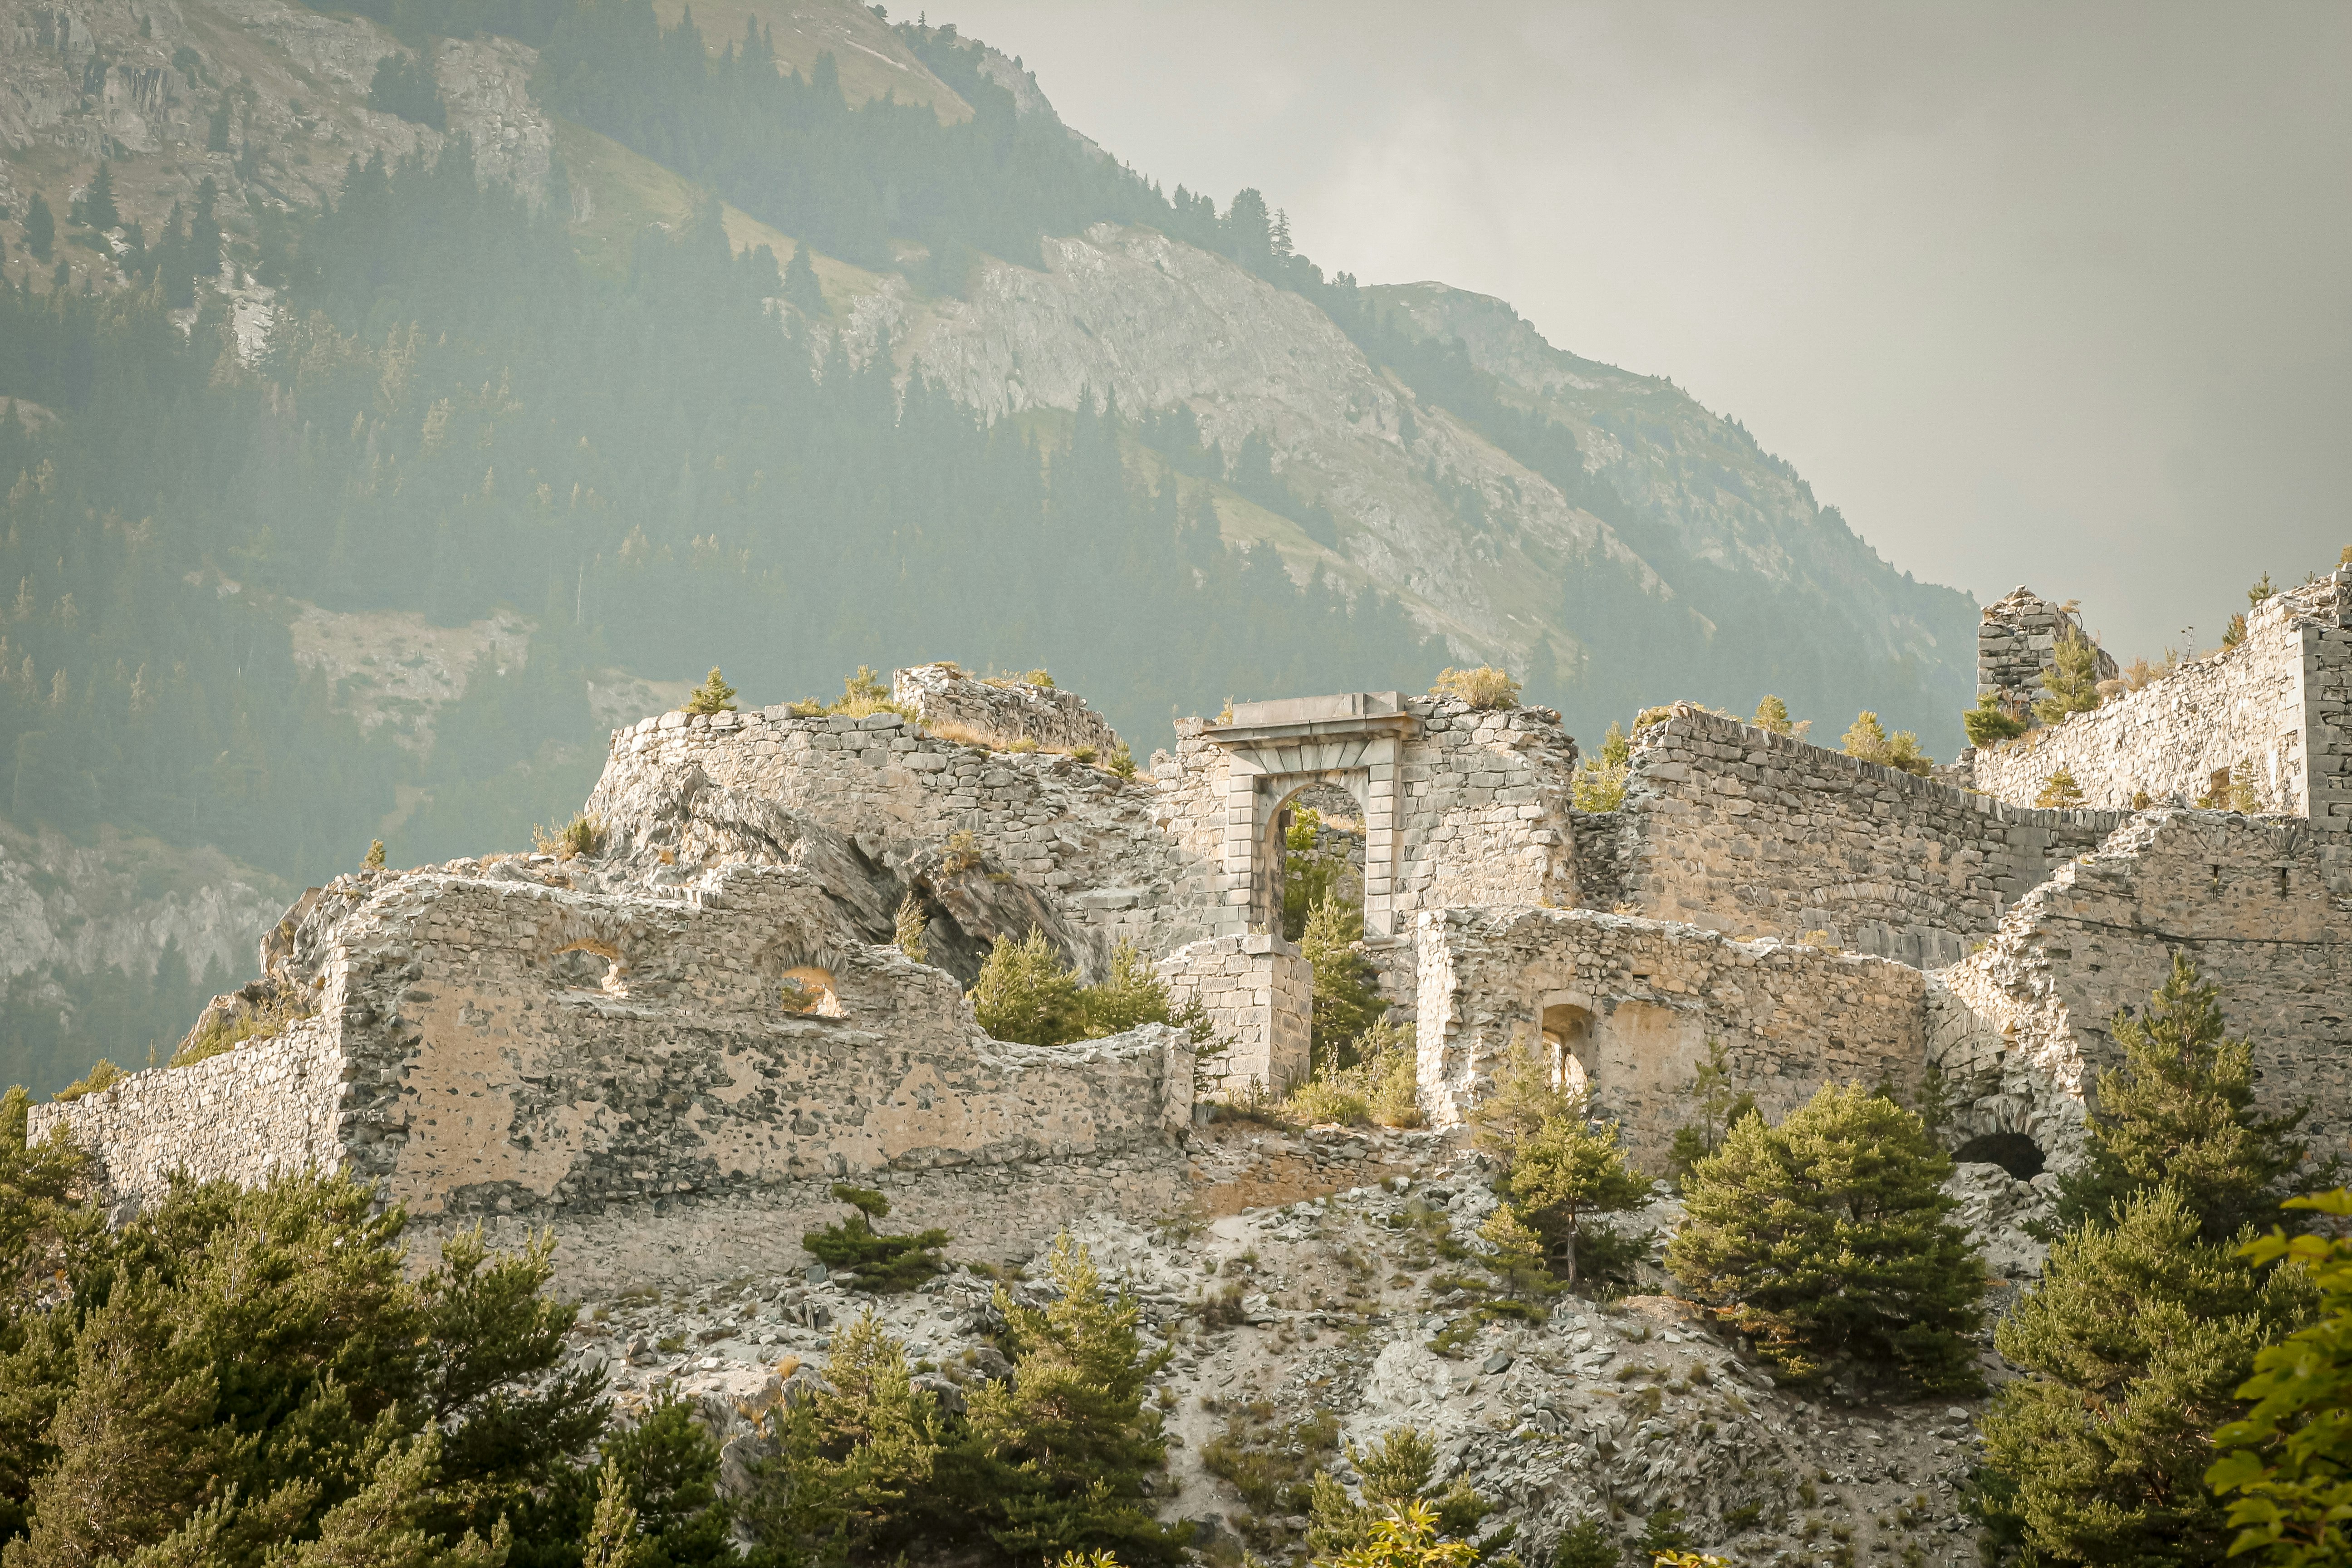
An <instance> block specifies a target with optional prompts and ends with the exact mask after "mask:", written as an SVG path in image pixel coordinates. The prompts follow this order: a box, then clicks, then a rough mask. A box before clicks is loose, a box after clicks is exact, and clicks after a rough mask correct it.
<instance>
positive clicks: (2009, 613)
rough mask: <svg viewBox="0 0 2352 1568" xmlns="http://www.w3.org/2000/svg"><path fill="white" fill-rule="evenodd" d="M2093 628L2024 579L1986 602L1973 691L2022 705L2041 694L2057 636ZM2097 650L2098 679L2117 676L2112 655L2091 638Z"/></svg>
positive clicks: (2054, 659)
mask: <svg viewBox="0 0 2352 1568" xmlns="http://www.w3.org/2000/svg"><path fill="white" fill-rule="evenodd" d="M2062 636H2068V637H2081V638H2082V639H2084V641H2085V642H2089V641H2090V640H2091V634H2090V633H2088V632H2087V631H2084V629H2083V619H2082V617H2081V616H2078V615H2076V614H2075V613H2074V611H2072V610H2070V609H2068V608H2066V607H2065V606H2064V605H2055V604H2053V603H2051V602H2050V601H2049V600H2047V599H2045V598H2043V597H2042V595H2039V594H2036V593H2035V592H2034V591H2033V590H2032V589H2031V588H2028V587H2026V586H2024V585H2023V584H2019V585H2018V586H2017V587H2014V588H2012V589H2011V590H2010V591H2009V592H2008V593H2007V594H2005V595H2002V596H2001V597H2000V598H1998V599H1995V600H1994V601H1993V602H1992V603H1991V604H1990V605H1986V606H1985V607H1984V618H1983V619H1982V620H1980V621H1979V622H1978V623H1977V694H1978V695H1979V697H1981V696H1984V695H1985V694H1987V693H1990V694H1991V695H1993V696H1995V697H1998V698H2000V700H2001V702H2002V703H2003V705H2004V706H2007V707H2010V708H2021V707H2024V706H2026V705H2027V704H2030V703H2032V701H2033V700H2035V699H2037V698H2039V697H2041V696H2042V695H2043V688H2042V671H2043V670H2045V669H2050V668H2055V667H2056V665H2057V663H2058V639H2059V638H2060V637H2062ZM2092 647H2093V648H2094V649H2095V652H2096V655H2097V675H2096V677H2095V679H2100V680H2113V679H2115V678H2116V661H2115V660H2114V659H2113V658H2109V657H2108V654H2107V650H2106V649H2105V648H2103V647H2098V646H2097V644H2095V643H2093V644H2092Z"/></svg>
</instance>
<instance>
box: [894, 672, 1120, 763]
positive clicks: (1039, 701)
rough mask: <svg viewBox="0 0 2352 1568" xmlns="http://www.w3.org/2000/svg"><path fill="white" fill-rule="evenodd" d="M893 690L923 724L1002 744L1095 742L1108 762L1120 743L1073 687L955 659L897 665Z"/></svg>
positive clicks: (1066, 747) (1075, 745) (1053, 748)
mask: <svg viewBox="0 0 2352 1568" xmlns="http://www.w3.org/2000/svg"><path fill="white" fill-rule="evenodd" d="M890 695H891V697H892V699H893V700H896V701H898V702H903V703H905V704H906V705H907V706H908V707H909V708H912V709H913V710H915V712H916V713H917V714H918V715H919V717H920V718H921V720H922V721H923V723H924V725H925V726H927V727H929V728H931V729H934V730H936V729H939V728H940V727H941V726H954V727H957V728H961V729H964V730H969V731H974V732H975V733H977V734H978V735H980V736H984V737H993V738H994V743H995V745H996V746H997V747H998V748H999V749H1002V748H1003V747H1004V746H1005V745H1008V744H1010V743H1011V742H1014V741H1034V742H1036V743H1037V745H1038V748H1039V749H1040V750H1043V751H1048V752H1074V751H1076V750H1078V749H1079V748H1080V747H1082V746H1085V747H1092V748H1093V749H1094V751H1095V752H1096V753H1097V755H1098V756H1099V757H1100V758H1101V759H1102V760H1103V761H1106V762H1108V760H1109V759H1110V756H1111V754H1112V753H1113V752H1117V751H1119V750H1120V749H1121V744H1122V743H1121V742H1120V741H1119V738H1118V731H1115V730H1113V729H1112V728H1111V727H1110V721H1109V720H1108V719H1105V718H1104V717H1103V716H1102V715H1101V714H1099V713H1097V712H1096V711H1095V710H1093V709H1091V708H1088V707H1087V700H1086V699H1085V698H1083V697H1081V696H1079V695H1078V694H1077V693H1076V692H1075V691H1065V690H1063V689H1061V688H1060V687H1057V686H1039V685H1036V684H1034V683H1033V682H1030V681H1026V680H1014V679H1009V678H1003V677H998V678H993V679H985V680H983V679H981V678H980V677H978V676H974V675H967V674H965V673H964V672H963V671H962V670H961V669H959V668H957V667H956V666H954V665H952V664H919V665H916V666H915V667H914V668H911V669H901V670H898V671H895V672H894V673H893V674H892V676H891V678H890Z"/></svg>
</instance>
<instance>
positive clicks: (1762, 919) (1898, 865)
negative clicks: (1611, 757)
mask: <svg viewBox="0 0 2352 1568" xmlns="http://www.w3.org/2000/svg"><path fill="white" fill-rule="evenodd" d="M1620 815H1621V816H1624V817H1628V818H1632V819H1633V827H1632V828H1631V829H1630V830H1628V832H1627V835H1626V837H1624V838H1623V839H1622V840H1621V845H1620V847H1619V849H1618V855H1619V862H1618V864H1617V865H1616V866H1615V867H1613V868H1612V869H1613V870H1614V871H1615V873H1616V875H1617V878H1618V885H1619V888H1620V893H1619V896H1620V897H1621V898H1622V899H1623V900H1626V901H1628V902H1630V903H1632V904H1633V905H1635V906H1636V907H1638V908H1639V909H1640V910H1641V911H1642V912H1643V913H1644V914H1647V915H1651V916H1654V917H1655V918H1657V919H1661V920H1674V921H1689V922H1691V923H1692V924H1695V925H1703V926H1706V927H1708V928H1709V929H1711V930H1716V931H1729V932H1733V933H1738V934H1747V933H1754V934H1759V935H1777V936H1782V937H1798V936H1802V935H1804V934H1805V933H1807V932H1809V931H1827V932H1829V933H1830V934H1831V936H1832V937H1833V938H1834V939H1835V940H1836V942H1838V943H1839V944H1840V945H1843V946H1845V947H1850V948H1853V949H1854V950H1856V951H1858V952H1868V953H1874V954H1877V955H1879V956H1881V957H1886V958H1895V959H1900V960H1901V961H1902V962H1904V963H1909V964H1913V965H1916V966H1917V967H1920V968H1932V967H1936V966H1938V965H1941V964H1946V963H1954V962H1956V961H1957V960H1958V959H1959V958H1960V957H1961V956H1963V955H1964V954H1965V953H1966V952H1967V950H1968V944H1969V942H1970V941H1972V940H1974V939H1975V938H1978V937H1980V936H1983V935H1985V934H1987V933H1989V932H1990V931H1992V930H1993V928H1994V925H1995V923H1996V921H1997V920H1998V918H1999V916H2000V910H2002V909H2003V908H2005V907H2006V906H2007V905H2009V904H2011V903H2013V902H2015V901H2016V900H2018V899H2020V898H2021V897H2023V896H2024V895H2025V894H2026V893H2028V892H2030V891H2031V890H2032V889H2034V888H2035V887H2037V886H2039V885H2040V884H2041V883H2042V881H2043V880H2044V879H2046V878H2047V877H2048V876H2049V875H2050V872H2051V870H2052V868H2053V867H2055V866H2057V865H2059V864H2061V863H2063V861H2065V860H2066V859H2067V858H2069V857H2071V856H2074V855H2077V854H2080V853H2082V852H2083V851H2084V850H2087V849H2089V848H2092V847H2095V845H2096V844H2097V843H2098V842H2099V840H2100V839H2102V838H2104V837H2105V836H2106V835H2107V834H2108V833H2109V832H2111V831H2113V830H2114V828H2115V827H2116V825H2117V824H2118V823H2119V822H2120V821H2121V820H2122V818H2121V816H2118V815H2117V814H2116V813H2114V812H2102V811H2042V810H2036V809H2035V808H2033V807H2032V806H2019V805H2007V804H2004V803H2003V802H2000V801H1998V800H1994V799H1992V798H1991V797H1990V796H1987V795H1969V794H1967V793H1966V792H1964V791H1961V790H1958V789H1954V788H1951V787H1950V786H1948V785H1945V784H1935V783H1931V782H1930V781H1928V780H1926V779H1922V778H1916V777H1914V776H1913V775H1912V774H1909V773H1903V772H1901V771H1899V770H1897V769H1895V768H1888V767H1881V766H1880V765H1878V764H1877V763H1865V762H1860V761H1857V760H1856V759H1854V758H1853V757H1849V756H1846V755H1844V754H1843V752H1832V751H1828V750H1825V749H1823V748H1822V747H1820V746H1815V745H1810V744H1807V743H1806V742H1802V741H1798V740H1794V739H1791V738H1790V737H1789V736H1786V735H1777V734H1773V733H1771V732H1769V731H1764V730H1759V729H1757V728H1755V727H1754V726H1752V725H1748V724H1742V723H1740V722H1738V721H1737V720H1731V719H1723V718H1718V717H1717V716H1715V715H1713V714H1709V713H1705V712H1702V711H1699V710H1696V709H1694V708H1691V707H1689V706H1688V705H1686V704H1677V705H1676V707H1675V711H1674V714H1673V716H1672V717H1671V718H1668V719H1666V720H1664V721H1662V722H1660V723H1657V724H1653V725H1651V726H1650V727H1648V728H1647V729H1644V730H1643V731H1640V732H1639V733H1638V734H1637V735H1635V737H1634V741H1633V770H1632V775H1631V778H1630V781H1629V784H1628V789H1627V793H1626V801H1625V807H1624V810H1623V812H1622V813H1621V814H1620Z"/></svg>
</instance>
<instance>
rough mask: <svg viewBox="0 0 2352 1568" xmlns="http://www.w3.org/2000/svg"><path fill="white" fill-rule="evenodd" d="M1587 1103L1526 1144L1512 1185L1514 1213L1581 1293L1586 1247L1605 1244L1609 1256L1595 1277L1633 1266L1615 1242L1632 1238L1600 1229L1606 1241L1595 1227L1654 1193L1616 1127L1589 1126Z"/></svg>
mask: <svg viewBox="0 0 2352 1568" xmlns="http://www.w3.org/2000/svg"><path fill="white" fill-rule="evenodd" d="M1580 1099H1581V1097H1580ZM1506 1184H1507V1187H1508V1188H1509V1191H1510V1194H1511V1199H1512V1209H1513V1212H1514V1213H1516V1214H1517V1215H1518V1217H1519V1220H1520V1222H1521V1223H1522V1224H1524V1225H1525V1226H1527V1227H1528V1229H1529V1230H1531V1231H1533V1232H1534V1233H1535V1234H1536V1235H1537V1236H1538V1237H1541V1238H1542V1240H1543V1245H1544V1255H1545V1258H1546V1260H1547V1261H1549V1262H1550V1263H1553V1264H1555V1265H1557V1266H1559V1269H1560V1278H1561V1279H1563V1280H1565V1281H1566V1283H1567V1285H1568V1288H1569V1289H1571V1290H1573V1289H1576V1283H1577V1272H1578V1267H1579V1258H1578V1248H1579V1245H1580V1243H1584V1242H1587V1241H1594V1242H1599V1243H1600V1245H1601V1252H1602V1254H1603V1256H1602V1257H1601V1258H1595V1259H1594V1260H1593V1261H1595V1262H1596V1263H1600V1264H1601V1265H1602V1266H1603V1267H1602V1268H1601V1269H1597V1270H1596V1272H1612V1271H1620V1270H1622V1268H1623V1266H1624V1265H1626V1264H1628V1263H1630V1262H1631V1261H1632V1258H1631V1257H1630V1256H1628V1255H1627V1254H1628V1252H1629V1249H1628V1248H1627V1247H1623V1246H1612V1245H1610V1243H1612V1242H1622V1241H1623V1240H1625V1239H1627V1238H1624V1237H1620V1236H1619V1235H1618V1233H1616V1232H1615V1231H1614V1230H1608V1228H1607V1227H1605V1226H1602V1227H1598V1229H1600V1230H1606V1231H1607V1236H1608V1240H1607V1241H1602V1240H1601V1237H1600V1236H1599V1235H1598V1234H1597V1233H1596V1226H1595V1225H1594V1222H1595V1221H1596V1220H1597V1219H1599V1218H1600V1216H1601V1215H1611V1214H1622V1213H1624V1212H1625V1211H1626V1210H1628V1209H1633V1208H1639V1207H1640V1206H1641V1205H1643V1204H1644V1203H1646V1202H1647V1201H1648V1200H1649V1196H1650V1181H1649V1178H1648V1177H1646V1176H1640V1175H1636V1174H1634V1173H1633V1171H1632V1170H1630V1169H1628V1168H1627V1166H1626V1164H1625V1152H1624V1151H1623V1150H1622V1149H1621V1148H1620V1147H1618V1143H1617V1128H1616V1124H1615V1123H1614V1122H1602V1123H1600V1124H1599V1125H1598V1126H1596V1125H1594V1124H1593V1123H1591V1122H1590V1121H1587V1120H1586V1119H1585V1115H1584V1107H1583V1105H1582V1104H1581V1103H1579V1104H1578V1105H1577V1106H1576V1107H1575V1108H1574V1109H1573V1110H1571V1111H1570V1112H1568V1113H1566V1114H1559V1115H1554V1116H1551V1117H1549V1118H1547V1119H1546V1120H1545V1121H1544V1123H1543V1125H1541V1126H1540V1127H1538V1128H1537V1129H1536V1132H1535V1135H1534V1136H1533V1137H1532V1138H1529V1139H1528V1141H1527V1142H1524V1143H1522V1144H1520V1145H1519V1147H1518V1149H1517V1151H1516V1152H1515V1154H1514V1157H1513V1159H1512V1161H1511V1173H1510V1175H1509V1177H1508V1178H1507V1183H1506ZM1638 1249H1639V1248H1636V1249H1634V1250H1638Z"/></svg>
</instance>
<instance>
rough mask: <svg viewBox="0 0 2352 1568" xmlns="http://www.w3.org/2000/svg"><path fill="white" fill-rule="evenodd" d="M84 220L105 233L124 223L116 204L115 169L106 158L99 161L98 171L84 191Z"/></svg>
mask: <svg viewBox="0 0 2352 1568" xmlns="http://www.w3.org/2000/svg"><path fill="white" fill-rule="evenodd" d="M81 218H82V222H84V223H86V224H88V225H89V226H90V227H92V228H94V229H96V230H97V231H98V232H99V233H100V234H104V233H105V232H106V231H107V230H108V229H110V228H118V227H120V226H121V224H122V215H121V213H120V212H118V211H116V210H115V206H114V169H113V167H112V165H110V164H109V163H107V162H106V161H105V160H104V159H100V161H99V165H98V173H97V174H93V175H91V176H90V181H89V188H88V189H87V190H85V191H84V192H83V193H82V198H81Z"/></svg>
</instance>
